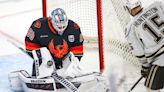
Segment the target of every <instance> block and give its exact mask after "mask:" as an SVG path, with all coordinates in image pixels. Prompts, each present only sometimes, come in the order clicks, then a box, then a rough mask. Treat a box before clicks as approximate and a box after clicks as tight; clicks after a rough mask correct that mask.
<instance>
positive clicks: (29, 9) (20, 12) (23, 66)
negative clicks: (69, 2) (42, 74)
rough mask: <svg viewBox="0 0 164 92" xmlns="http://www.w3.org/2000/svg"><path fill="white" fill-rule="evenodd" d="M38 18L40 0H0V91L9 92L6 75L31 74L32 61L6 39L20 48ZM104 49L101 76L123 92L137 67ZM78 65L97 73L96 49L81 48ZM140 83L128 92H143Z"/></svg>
mask: <svg viewBox="0 0 164 92" xmlns="http://www.w3.org/2000/svg"><path fill="white" fill-rule="evenodd" d="M40 17H42V6H41V0H0V73H1V74H0V79H1V80H0V92H12V91H11V90H10V85H9V81H8V77H7V76H8V73H9V72H12V71H15V70H27V71H28V72H29V73H31V66H32V60H31V59H30V58H29V57H28V56H27V55H26V54H24V53H23V52H21V51H20V50H19V49H18V48H16V47H15V46H13V45H12V44H11V43H10V42H9V41H8V39H11V40H14V41H16V43H17V44H18V45H19V46H20V47H22V48H24V37H25V35H26V33H27V31H28V29H29V27H30V25H31V23H32V22H33V20H35V19H37V18H40ZM84 45H85V44H84ZM106 48H107V47H106ZM105 50H106V51H105V54H104V55H105V56H104V59H105V71H104V73H103V75H104V76H106V78H107V79H109V80H111V81H112V82H115V81H116V85H115V86H116V90H117V91H116V92H127V90H128V89H130V87H131V86H132V85H133V84H134V83H135V81H137V79H138V78H139V77H140V74H139V73H138V72H139V70H138V68H135V67H134V66H133V65H131V64H129V63H128V62H124V60H123V59H122V58H121V57H119V56H117V55H115V54H113V53H110V50H107V49H105ZM80 65H81V66H82V68H83V69H85V70H86V71H99V58H98V49H89V48H85V49H84V57H83V58H82V62H80ZM111 84H115V83H111ZM143 84H144V79H143V80H142V81H141V82H140V83H139V85H137V86H136V88H135V89H134V90H133V91H132V92H146V90H145V88H144V86H143ZM162 92H164V91H162Z"/></svg>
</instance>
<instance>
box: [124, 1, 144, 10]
mask: <svg viewBox="0 0 164 92" xmlns="http://www.w3.org/2000/svg"><path fill="white" fill-rule="evenodd" d="M139 5H140V6H141V1H140V0H127V3H126V6H127V7H128V8H129V9H133V8H135V7H137V6H139Z"/></svg>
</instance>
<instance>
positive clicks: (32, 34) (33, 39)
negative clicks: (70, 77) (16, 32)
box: [25, 20, 41, 57]
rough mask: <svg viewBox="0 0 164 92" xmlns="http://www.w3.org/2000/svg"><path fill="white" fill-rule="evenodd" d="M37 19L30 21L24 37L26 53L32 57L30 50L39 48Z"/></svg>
mask: <svg viewBox="0 0 164 92" xmlns="http://www.w3.org/2000/svg"><path fill="white" fill-rule="evenodd" d="M39 26H40V23H39V20H36V21H34V22H33V23H32V25H31V26H30V28H29V29H28V32H27V34H26V37H25V49H26V50H27V53H28V54H29V55H30V56H31V57H32V54H31V51H32V50H35V49H38V48H40V47H41V46H40V44H39V41H38V40H37V35H36V34H37V33H36V27H39Z"/></svg>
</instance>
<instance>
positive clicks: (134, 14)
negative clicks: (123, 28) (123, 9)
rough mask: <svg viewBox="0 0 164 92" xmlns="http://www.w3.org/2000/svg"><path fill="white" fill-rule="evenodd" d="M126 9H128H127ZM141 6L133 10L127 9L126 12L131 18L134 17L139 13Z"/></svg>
mask: <svg viewBox="0 0 164 92" xmlns="http://www.w3.org/2000/svg"><path fill="white" fill-rule="evenodd" d="M127 8H128V7H127ZM141 9H142V8H141V6H140V5H139V6H137V7H135V8H133V9H130V8H128V11H129V13H130V14H131V15H132V16H136V15H137V14H138V13H139V12H140V11H141Z"/></svg>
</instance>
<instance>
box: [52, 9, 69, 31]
mask: <svg viewBox="0 0 164 92" xmlns="http://www.w3.org/2000/svg"><path fill="white" fill-rule="evenodd" d="M50 18H51V22H52V25H53V27H54V28H55V29H56V31H58V32H59V33H63V32H64V30H65V29H66V28H67V25H68V18H67V15H66V13H65V11H64V10H63V9H61V8H57V9H55V10H53V11H52V12H51V16H50Z"/></svg>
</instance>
